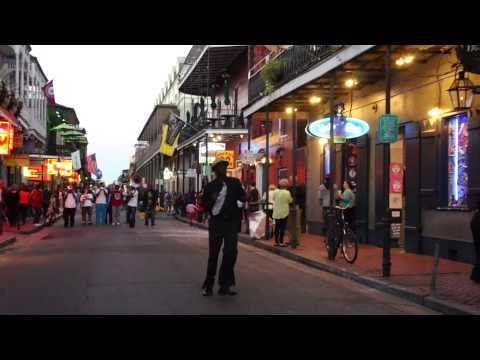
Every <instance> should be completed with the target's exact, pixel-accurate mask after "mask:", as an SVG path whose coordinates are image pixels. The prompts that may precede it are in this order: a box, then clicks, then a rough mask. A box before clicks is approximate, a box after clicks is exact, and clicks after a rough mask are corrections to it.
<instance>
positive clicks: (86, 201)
mask: <svg viewBox="0 0 480 360" xmlns="http://www.w3.org/2000/svg"><path fill="white" fill-rule="evenodd" d="M92 200H93V194H91V193H88V194H82V196H81V197H80V201H83V205H82V206H83V207H91V206H92Z"/></svg>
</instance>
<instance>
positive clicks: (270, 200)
mask: <svg viewBox="0 0 480 360" xmlns="http://www.w3.org/2000/svg"><path fill="white" fill-rule="evenodd" d="M274 191H275V189H273V190H272V189H270V190H268V202H269V205H268V210H273V204H274V201H273V192H274ZM266 197H267V193H266V192H264V193H263V196H262V199H263V200H265V199H266Z"/></svg>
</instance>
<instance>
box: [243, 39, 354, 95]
mask: <svg viewBox="0 0 480 360" xmlns="http://www.w3.org/2000/svg"><path fill="white" fill-rule="evenodd" d="M344 46H345V45H293V46H291V47H289V48H288V49H286V50H284V51H282V52H280V53H279V54H278V55H277V56H276V57H274V58H272V59H270V58H268V59H266V61H263V62H260V64H261V65H262V66H261V67H260V66H258V64H256V65H255V66H256V67H255V69H252V70H253V71H251V72H250V79H249V84H248V102H249V103H251V102H254V101H256V100H258V99H260V98H261V97H262V96H263V93H264V90H265V83H264V81H263V79H262V77H261V71H262V68H263V66H265V64H266V63H268V61H270V60H273V59H278V60H280V62H281V65H282V66H281V69H282V70H281V72H280V74H279V78H280V79H279V80H278V81H277V82H276V83H275V87H276V88H278V87H280V86H282V85H283V84H286V83H287V82H289V81H291V80H293V79H295V78H296V77H298V76H299V75H301V74H303V73H305V72H307V71H308V70H309V69H311V68H312V67H314V66H315V65H317V64H318V63H320V62H323V61H324V60H325V59H326V58H328V57H330V56H331V55H332V54H334V53H336V52H338V51H339V50H340V49H342V48H343V47H344Z"/></svg>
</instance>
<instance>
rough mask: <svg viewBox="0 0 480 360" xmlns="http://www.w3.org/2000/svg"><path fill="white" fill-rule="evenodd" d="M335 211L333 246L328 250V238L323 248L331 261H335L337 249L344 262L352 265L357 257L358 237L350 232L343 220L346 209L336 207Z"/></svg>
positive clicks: (347, 224)
mask: <svg viewBox="0 0 480 360" xmlns="http://www.w3.org/2000/svg"><path fill="white" fill-rule="evenodd" d="M335 209H336V216H335V242H334V244H335V246H334V248H333V249H330V245H329V243H328V237H327V238H326V239H325V246H326V248H327V252H328V254H329V256H331V258H332V259H335V256H336V255H337V249H339V248H340V249H341V251H342V256H343V258H344V259H345V261H346V262H348V263H349V264H353V263H354V262H355V260H357V256H358V237H357V235H356V234H355V232H354V231H353V230H352V228H351V226H350V224H349V223H348V222H347V221H346V220H345V213H344V211H345V209H346V208H342V207H340V206H336V207H335Z"/></svg>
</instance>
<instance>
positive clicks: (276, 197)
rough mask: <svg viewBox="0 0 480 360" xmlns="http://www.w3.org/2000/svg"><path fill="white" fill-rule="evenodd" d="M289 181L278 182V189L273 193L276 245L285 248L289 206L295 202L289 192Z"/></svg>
mask: <svg viewBox="0 0 480 360" xmlns="http://www.w3.org/2000/svg"><path fill="white" fill-rule="evenodd" d="M287 188H288V180H287V179H281V180H280V181H279V182H278V189H276V190H275V191H274V192H273V204H274V205H273V213H272V217H273V219H274V220H275V245H274V246H281V247H284V246H285V244H284V243H283V237H284V235H285V229H286V227H287V221H288V214H289V213H290V208H289V205H290V204H291V203H292V202H293V198H292V194H291V193H290V191H288V189H287Z"/></svg>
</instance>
